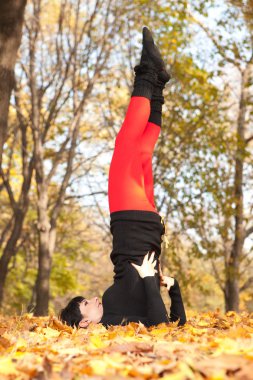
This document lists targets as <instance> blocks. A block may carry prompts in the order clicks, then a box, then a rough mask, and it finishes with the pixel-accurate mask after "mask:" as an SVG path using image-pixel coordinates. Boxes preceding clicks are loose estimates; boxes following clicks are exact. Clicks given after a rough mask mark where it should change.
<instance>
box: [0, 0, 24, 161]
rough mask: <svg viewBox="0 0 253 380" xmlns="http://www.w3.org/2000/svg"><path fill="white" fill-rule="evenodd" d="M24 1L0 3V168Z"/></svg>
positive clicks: (11, 0) (13, 0)
mask: <svg viewBox="0 0 253 380" xmlns="http://www.w3.org/2000/svg"><path fill="white" fill-rule="evenodd" d="M26 1H27V0H9V1H1V2H0V167H1V165H2V154H3V145H4V143H5V139H6V135H7V126H8V113H9V103H10V97H11V92H12V90H13V87H14V66H15V62H16V57H17V51H18V48H19V46H20V42H21V37H22V25H23V19H24V11H25V6H26Z"/></svg>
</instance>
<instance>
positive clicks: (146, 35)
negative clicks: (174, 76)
mask: <svg viewBox="0 0 253 380" xmlns="http://www.w3.org/2000/svg"><path fill="white" fill-rule="evenodd" d="M142 36H143V39H142V44H143V53H144V59H145V62H146V61H151V63H152V64H153V66H155V68H156V69H157V71H164V70H165V71H166V67H165V63H164V61H163V59H162V56H161V53H160V51H159V49H158V47H157V46H156V45H155V42H154V39H153V36H152V34H151V32H150V30H149V29H148V28H147V27H146V26H144V27H143V29H142Z"/></svg>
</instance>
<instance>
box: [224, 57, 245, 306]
mask: <svg viewBox="0 0 253 380" xmlns="http://www.w3.org/2000/svg"><path fill="white" fill-rule="evenodd" d="M249 75H250V65H249V64H248V66H247V67H246V69H245V70H244V72H243V74H242V81H241V96H240V104H239V115H238V120H237V149H236V155H235V176H234V199H235V215H234V217H235V237H234V242H233V245H232V248H231V253H230V256H229V257H228V260H227V262H226V289H225V307H226V311H229V310H234V311H237V312H238V311H239V295H240V290H239V276H240V273H239V266H240V258H241V255H242V251H243V245H244V240H245V231H244V226H243V221H244V212H243V206H244V205H243V165H244V159H245V147H246V141H245V113H246V107H247V101H248V99H247V97H248V95H247V91H248V81H249Z"/></svg>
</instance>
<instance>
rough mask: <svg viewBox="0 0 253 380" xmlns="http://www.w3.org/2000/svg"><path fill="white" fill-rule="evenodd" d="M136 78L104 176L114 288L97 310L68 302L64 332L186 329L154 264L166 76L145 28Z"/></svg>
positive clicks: (94, 302)
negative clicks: (137, 326) (156, 163)
mask: <svg viewBox="0 0 253 380" xmlns="http://www.w3.org/2000/svg"><path fill="white" fill-rule="evenodd" d="M134 71H135V79H134V85H133V92H132V94H131V99H130V103H129V106H128V108H127V112H126V116H125V119H124V122H123V124H122V126H121V129H120V131H119V133H118V135H117V137H116V141H115V148H114V153H113V157H112V161H111V165H110V171H109V186H108V196H109V208H110V217H111V224H110V225H111V233H112V236H113V249H112V252H111V255H110V258H111V260H112V262H113V264H114V273H115V274H114V283H113V284H112V285H111V286H110V287H109V288H108V289H107V290H106V291H105V292H104V294H103V297H102V304H101V303H100V302H99V300H98V298H97V297H94V298H92V299H90V300H86V299H85V298H83V297H76V298H74V299H72V300H71V301H70V303H69V304H68V305H67V307H66V308H65V309H63V310H62V312H61V319H62V320H64V321H66V322H67V323H68V324H70V325H76V326H79V327H87V326H88V325H89V323H90V322H93V323H102V324H103V325H105V326H106V327H107V326H109V325H118V324H127V323H129V322H138V321H140V322H142V323H143V324H144V325H146V326H152V325H157V324H159V323H162V322H170V321H177V320H179V325H183V324H184V323H185V322H186V315H185V310H184V305H183V301H182V297H181V293H180V288H179V284H178V282H177V280H176V279H174V278H171V277H166V276H163V275H162V271H161V267H160V264H159V256H160V254H161V242H162V239H161V236H162V235H163V234H164V232H165V230H164V224H163V222H162V218H161V217H160V215H159V214H158V212H157V209H156V206H155V199H154V185H153V173H152V155H153V151H154V147H155V144H156V142H157V139H158V137H159V134H160V129H161V124H162V105H163V103H164V97H163V89H164V87H165V85H166V83H167V82H168V81H169V79H170V76H169V74H168V72H167V71H166V67H165V64H164V62H163V59H162V57H161V54H160V52H159V50H158V48H157V46H156V45H155V44H154V41H153V38H152V34H151V33H150V31H149V29H148V28H146V27H144V28H143V48H142V54H141V60H140V63H139V64H138V65H137V66H135V68H134ZM147 252H148V253H147ZM149 252H152V253H151V255H150V256H149ZM160 285H164V286H166V287H167V289H168V293H169V296H170V297H171V307H170V317H169V316H168V314H167V310H166V308H165V305H164V303H163V300H162V297H161V295H160ZM74 314H75V316H74Z"/></svg>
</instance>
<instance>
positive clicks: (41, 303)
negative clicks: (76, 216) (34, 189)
mask: <svg viewBox="0 0 253 380" xmlns="http://www.w3.org/2000/svg"><path fill="white" fill-rule="evenodd" d="M37 186H38V198H39V199H38V234H39V266H38V275H37V280H36V284H37V286H36V306H35V312H34V314H35V315H47V314H48V304H49V278H50V271H51V255H50V251H49V238H50V223H49V218H48V214H47V209H48V196H47V186H46V185H45V183H41V184H38V182H37Z"/></svg>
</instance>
